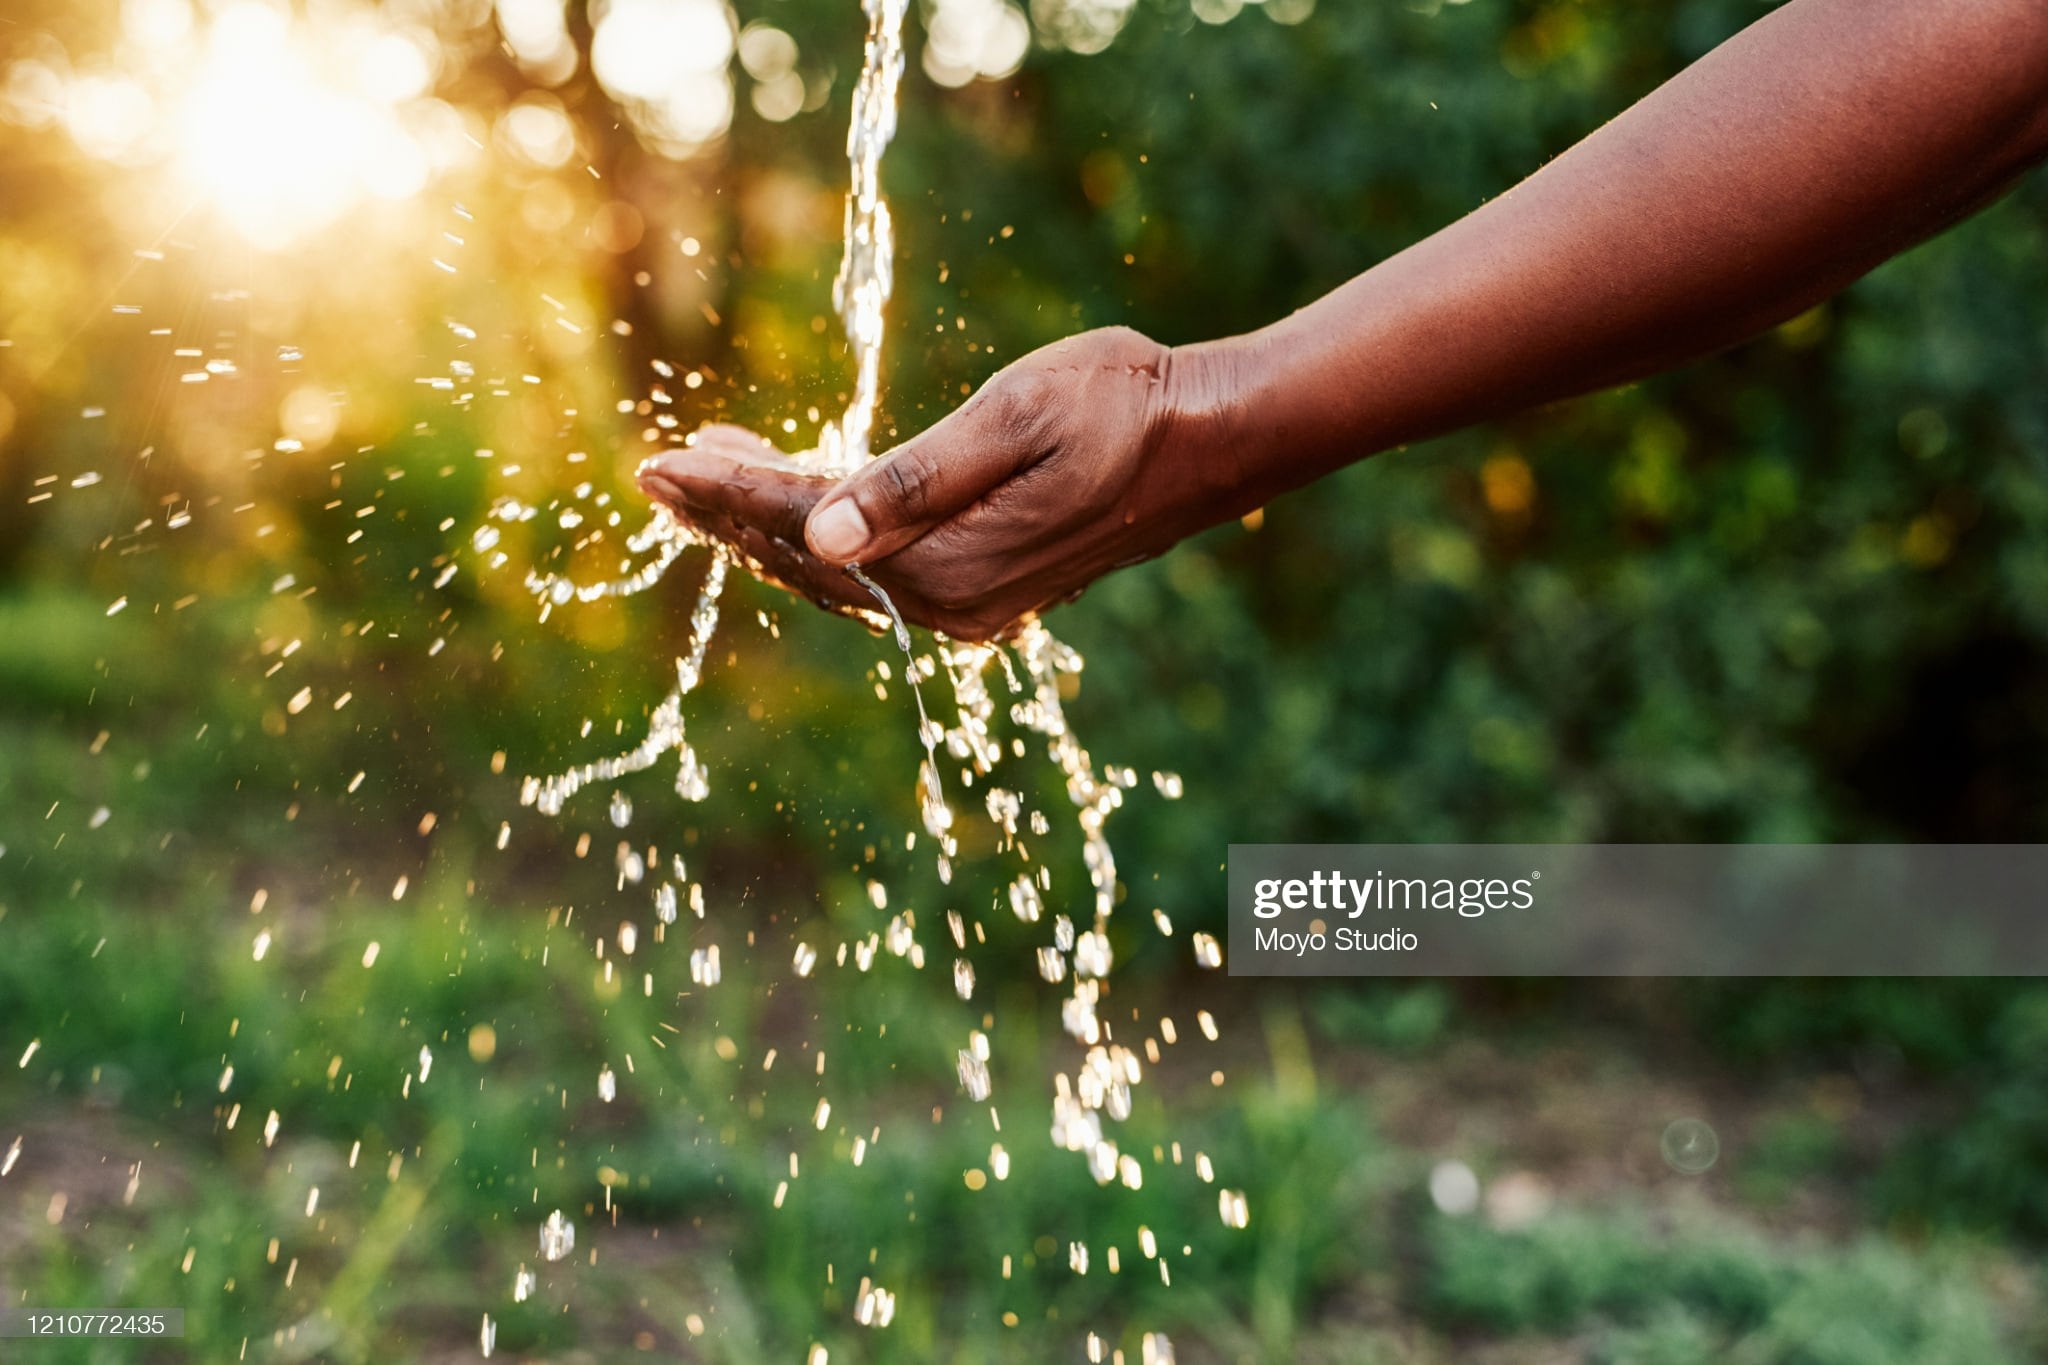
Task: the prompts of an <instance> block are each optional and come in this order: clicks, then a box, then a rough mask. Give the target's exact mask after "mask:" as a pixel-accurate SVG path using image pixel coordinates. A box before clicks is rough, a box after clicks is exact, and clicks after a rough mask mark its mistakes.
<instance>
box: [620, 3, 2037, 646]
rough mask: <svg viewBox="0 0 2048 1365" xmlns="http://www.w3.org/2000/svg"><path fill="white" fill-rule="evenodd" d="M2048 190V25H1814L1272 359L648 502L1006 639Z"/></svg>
mask: <svg viewBox="0 0 2048 1365" xmlns="http://www.w3.org/2000/svg"><path fill="white" fill-rule="evenodd" d="M2044 159H2048V4H2044V3H2042V0H1791V3H1788V4H1785V5H1783V6H1782V7H1781V8H1779V9H1777V10H1775V11H1773V12H1772V13H1771V14H1770V15H1768V16H1766V17H1765V18H1763V19H1761V20H1759V21H1758V22H1757V23H1755V24H1753V25H1751V26H1750V27H1749V28H1748V29H1746V30H1744V31H1743V32H1742V33H1740V34H1738V35H1736V36H1735V37H1734V38H1732V39H1730V40H1729V41H1728V42H1727V43H1725V44H1723V45H1722V46H1721V47H1719V48H1717V49H1716V50H1715V51H1713V52H1711V53H1709V54H1708V55H1707V56H1706V57H1704V58H1702V59H1701V60H1700V61H1698V62H1696V63H1695V64H1694V65H1693V66H1691V67H1689V68H1688V69H1687V70H1685V71H1684V72H1682V73H1680V74H1679V75H1678V76H1677V77H1675V78H1673V79H1672V80H1671V81H1670V82H1668V83H1667V84H1665V85H1664V86H1663V87H1661V88H1660V89H1658V90H1657V91H1655V92H1654V93H1652V94H1651V95H1649V96H1648V97H1647V98H1645V99H1644V100H1643V101H1642V102H1641V103H1639V104H1637V105H1636V106H1635V107H1633V108H1632V109H1630V110H1628V112H1626V113H1625V114H1623V115H1622V116H1621V117H1619V118H1617V119H1615V120H1614V121H1613V122H1612V123H1610V124H1608V125H1607V126H1606V127H1604V128H1602V129H1600V130H1599V131H1598V132H1596V133H1594V134H1593V135H1592V136H1590V137H1588V138H1586V139H1585V140H1584V141H1583V142H1581V143H1579V144H1578V145H1577V146H1576V147H1574V148H1572V149H1571V150H1570V151H1569V152H1567V153H1566V154H1565V155H1563V156H1561V157H1559V158H1558V159H1557V160H1555V161H1554V162H1552V163H1551V164H1550V165H1548V166H1546V167H1544V168H1543V169H1542V170H1541V171H1539V172H1538V173H1537V174H1535V175H1534V176H1531V177H1530V178H1529V179H1528V180H1527V181H1525V182H1523V183H1522V184H1521V185H1520V186H1518V187H1516V188H1515V189H1513V190H1511V191H1509V192H1508V193H1507V194H1504V195H1502V196H1501V197H1500V198H1499V199H1496V200H1494V201H1492V202H1491V203H1489V204H1487V205H1486V206H1484V207H1483V208H1480V209H1478V210H1477V211H1475V212H1473V213H1471V214H1469V215H1467V216H1466V217H1465V218H1463V219H1460V220H1459V221H1458V222H1456V223H1453V224H1452V225H1450V226H1449V227H1447V228H1445V229H1443V230H1442V231H1440V232H1438V233H1436V234H1435V235H1433V236H1431V237H1428V238H1426V239H1424V240H1423V241H1421V242H1418V243H1417V244H1415V245H1414V246H1412V247H1410V248H1409V249H1408V250H1406V251H1404V252H1402V253H1401V254H1399V255H1397V256H1395V257H1393V258H1391V259H1389V260H1387V261H1385V262H1383V263H1382V264H1380V265H1378V266H1375V267H1374V268H1373V269H1371V270H1369V271H1367V272H1366V273H1364V274H1363V275H1360V276H1358V277H1357V278H1356V279H1354V280H1352V281H1350V282H1349V283H1348V284H1345V285H1343V286H1342V287H1340V288H1338V289H1336V290H1334V291H1333V292H1331V293H1330V294H1328V295H1326V296H1324V297H1323V298H1321V299H1319V300H1317V301H1316V302H1315V303H1313V304H1310V305H1309V306H1308V307H1306V308H1303V309H1302V310H1300V311H1299V312H1297V313H1295V314H1293V315H1292V316H1290V317H1288V318H1285V319H1282V320H1281V321H1279V322H1277V323H1274V324H1273V325H1272V326H1270V327H1266V328H1263V329H1261V330H1260V331H1257V332H1253V333H1251V334H1249V335H1246V336H1241V337H1231V338H1226V339H1223V340H1219V341H1211V342H1202V343H1197V344H1194V345H1189V346H1177V347H1168V346H1162V345H1160V344H1159V343H1157V342H1154V341H1151V340H1149V339H1147V338H1146V337H1144V336H1141V335H1140V334H1139V333H1137V332H1134V331H1131V330H1130V329H1128V328H1121V327H1112V328H1105V329H1102V330H1099V331H1092V332H1084V333H1081V334H1080V335H1077V336H1073V337H1069V338H1067V339H1066V340H1064V341H1059V342H1055V343H1053V344H1052V345H1050V346H1046V347H1043V348H1041V349H1040V350H1037V351H1034V352H1032V353H1031V354H1030V355H1027V356H1025V357H1023V358H1022V359H1020V360H1017V361H1015V362H1014V363H1012V364H1011V365H1009V366H1008V367H1006V368H1005V369H1003V370H1002V371H1001V372H999V373H998V374H996V375H995V376H994V377H993V378H992V379H990V380H989V381H988V383H987V384H985V385H983V386H982V388H981V389H980V390H979V391H978V392H976V393H975V395H974V396H973V397H972V398H970V399H969V400H968V401H967V402H966V403H964V404H962V405H961V407H960V408H959V409H958V410H956V411H954V412H953V413H951V414H949V415H948V416H946V417H945V418H943V419H941V420H940V421H939V422H938V423H936V424H935V425H933V426H932V427H931V428H930V429H929V430H927V431H925V432H923V433H922V434H920V435H918V436H916V437H914V438H913V439H911V440H909V441H906V442H904V443H903V444H902V445H900V446H898V447H896V449H894V450H893V451H891V452H889V454H887V455H886V456H884V457H883V458H881V459H878V460H875V461H874V462H872V463H871V464H869V465H868V466H867V467H865V468H863V469H861V470H860V471H859V472H858V473H856V474H854V475H852V476H851V477H849V478H847V479H845V480H842V481H834V480H830V479H823V478H817V477H813V476H808V475H805V474H804V473H802V472H801V471H799V470H798V469H796V468H795V467H794V466H793V465H792V464H791V463H790V462H789V461H788V460H787V458H786V457H784V456H782V455H781V454H780V453H779V452H777V451H776V450H775V449H774V447H772V446H770V445H769V444H768V443H767V442H766V441H763V440H762V439H761V438H759V437H758V436H755V435H753V434H752V433H751V432H748V431H746V430H744V429H742V428H739V427H732V426H712V427H707V428H705V429H704V430H703V431H701V432H699V433H698V434H697V438H696V440H695V442H694V444H692V445H691V446H688V447H686V448H684V449H681V450H676V451H671V452H668V453H666V454H663V455H660V456H658V457H656V458H654V459H651V460H649V461H648V462H647V463H646V464H645V465H644V466H643V467H642V469H641V473H640V483H641V487H642V488H643V489H644V490H645V491H646V492H647V494H648V495H649V496H650V497H653V498H655V499H657V500H659V501H661V502H663V503H666V504H667V505H669V506H670V507H672V508H674V509H675V510H676V511H677V512H678V513H679V514H680V515H681V516H682V517H683V518H684V519H686V520H687V521H689V522H691V523H693V524H695V525H697V526H700V527H702V528H704V529H705V530H707V531H709V532H711V533H712V534H715V535H717V536H719V537H721V538H723V539H725V540H727V541H729V542H731V543H732V544H734V545H735V546H736V547H737V548H738V549H739V550H740V551H741V552H742V553H744V554H745V555H746V556H747V558H748V559H750V560H752V561H753V562H754V563H755V564H756V565H757V566H758V567H759V568H760V569H762V570H763V571H764V572H765V573H766V574H767V575H768V576H770V577H772V578H774V579H776V580H778V581H779V582H781V583H784V584H786V585H788V586H789V587H791V588H792V589H794V590H796V591H798V592H801V593H803V594H804V595H805V596H807V597H809V598H811V599H812V600H813V601H815V602H818V603H820V604H821V605H824V606H827V607H831V608H834V609H847V608H858V609H871V608H872V607H873V605H874V604H873V599H872V597H871V596H870V595H869V594H868V592H867V591H866V589H864V588H862V587H861V586H860V585H859V584H858V583H856V582H854V581H853V580H852V579H851V578H850V577H849V576H848V575H847V574H846V572H845V570H844V567H843V566H844V565H846V564H848V563H858V564H860V565H861V566H862V568H863V569H864V570H865V571H866V572H867V573H868V574H870V575H871V576H872V577H873V578H874V579H875V581H876V582H878V583H880V584H881V585H882V586H883V587H884V588H886V589H887V590H888V591H889V593H890V595H891V597H892V598H893V599H894V600H895V602H896V604H897V607H898V608H899V610H901V611H902V613H903V615H904V616H905V617H906V618H908V619H910V620H912V621H915V622H918V623H920V624H923V625H926V626H930V627H932V628H933V629H936V630H939V631H942V632H944V633H945V634H947V635H950V636H953V637H955V638H957V639H963V640H985V639H990V638H993V637H996V636H998V635H1000V634H1002V633H1003V632H1004V631H1006V630H1008V629H1010V628H1011V627H1013V626H1014V625H1015V624H1016V623H1017V622H1018V621H1020V620H1022V619H1023V618H1025V617H1026V616H1028V615H1030V614H1031V613H1033V612H1036V611H1040V610H1042V609H1044V608H1046V607H1048V606H1050V605H1053V604H1055V603H1057V602H1060V601H1062V600H1067V599H1070V598H1072V597H1074V596H1077V595H1078V594H1079V593H1080V591H1081V590H1082V589H1083V588H1085V587H1086V586H1087V585H1088V584H1089V583H1091V582H1093V581H1094V580H1095V579H1097V578H1099V577H1100V576H1102V575H1103V574H1105V573H1107V572H1109V571H1111V570H1113V569H1116V568H1120V567H1122V566H1124V565H1127V564H1132V563H1136V562H1138V561H1140V560H1144V559H1149V558H1151V557H1153V556H1155V555H1159V554H1162V553H1164V552H1165V551H1166V550H1167V549H1169V548H1170V547H1172V546H1173V545H1174V544H1175V543H1177V542H1178V541H1180V540H1182V539H1184V538H1185V537H1187V536H1189V535H1192V534H1194V533H1195V532H1197V531H1200V530H1203V529H1205V528H1207V527H1210V526H1214V525H1217V524H1219V523H1221V522H1224V521H1227V520H1230V519H1232V518H1234V517H1238V516H1241V515H1243V514H1244V513H1246V512H1248V511H1250V510H1252V509H1253V508H1256V507H1260V506H1262V505H1264V504H1265V503H1266V502H1267V501H1268V500H1269V499H1271V498H1273V497H1274V496H1276V495H1278V494H1280V493H1283V492H1286V491H1288V490H1289V489H1293V488H1298V487H1300V486H1301V485H1303V484H1306V483H1309V482H1311V481H1313V480H1315V479H1317V478H1319V477H1321V476H1322V475H1324V474H1326V473H1329V472H1330V471H1331V470H1333V469H1336V468H1339V467H1341V466H1343V465H1345V464H1348V463H1350V462H1352V461H1354V460H1357V459H1362V458H1364V457H1366V456H1368V455H1370V454H1373V453H1374V452H1377V451H1381V450H1386V449H1389V448H1391V447H1394V446H1398V445H1402V444H1404V443H1407V442H1410V441H1416V440H1421V439H1425V438H1427V437H1431V436H1436V435H1441V434H1443V433H1445V432H1449V431H1453V430H1456V429H1458V428H1460V427H1464V426H1468V425H1470V424H1472V423H1474V422H1479V421H1484V420H1487V419H1489V418H1494V417H1500V416H1504V415H1506V414H1508V413H1512V412H1517V411H1520V410H1522V409H1525V408H1529V407H1533V406H1536V405H1540V404H1543V403H1548V402H1552V401H1555V400H1558V399H1562V398H1567V397H1571V396H1573V395H1576V394H1581V393H1587V392H1590V391H1593V390H1596V389H1600V388H1605V387H1608V386H1611V385H1614V384H1619V383H1626V382H1629V381H1631V380H1634V379H1639V378H1642V377H1644V376H1646V375H1649V374H1653V373H1657V372H1659V371H1662V370H1665V369H1669V368H1671V367H1673V366H1676V365H1680V364H1683V363H1685V362H1687V361H1690V360H1693V359H1696V358H1698V357H1700V356H1703V355H1707V354H1711V353H1712V352H1715V351H1718V350H1721V349H1724V348H1726V347H1728V346H1730V345H1733V344H1735V343H1737V342H1739V341H1742V340H1745V339H1747V338H1749V337H1752V336H1755V335H1756V334H1758V333H1759V332H1762V331H1764V330H1767V329H1768V328H1770V327H1772V326H1775V325H1776V324H1778V323H1780V322H1783V321H1785V320H1786V319H1787V318H1790V317H1792V316H1794V315H1796V314H1798V313H1800V312H1802V311H1804V310H1805V309H1807V308H1810V307H1812V306H1813V305H1814V304H1816V303H1818V302H1820V301H1821V300H1823V299H1825V298H1827V297H1829V296H1830V295H1832V294H1834V293H1836V292H1837V291H1838V290H1840V289H1842V288H1843V287H1844V286H1846V285H1848V284H1849V283H1850V282H1852V281H1854V280H1855V279H1857V278H1858V277H1860V276H1861V275H1863V274H1864V273H1865V272H1867V271H1868V270H1870V269H1871V268H1872V267H1874V266H1876V265H1878V264H1879V263H1881V262H1883V261H1884V260H1886V259H1888V258H1890V257H1891V256H1893V255H1896V254H1897V253H1899V252H1900V251H1903V250H1905V249H1906V248H1907V247H1910V246H1912V245H1914V244H1915V243H1917V242H1920V241H1922V240H1924V239H1925V238H1927V237H1929V236H1932V235H1934V234H1935V233H1937V232H1939V231H1941V230H1942V229H1943V228H1945V227H1947V226H1949V225H1950V224H1952V223H1954V222H1955V221H1957V220H1958V219H1960V218H1963V217H1966V216H1967V215H1969V214H1970V213H1972V212H1974V211H1975V210H1976V209H1977V208H1979V207H1981V206H1982V205H1983V204H1985V203H1986V202H1988V201H1989V200H1991V199H1993V198H1995V197H1996V196H1997V195H1998V194H1999V193H2001V192H2002V191H2003V190H2004V189H2005V188H2006V187H2008V186H2009V185H2010V184H2011V183H2012V181H2013V180H2015V179H2016V178H2017V177H2018V176H2020V175H2021V174H2023V173H2025V172H2026V171H2027V170H2028V169H2030V168H2032V167H2034V166H2036V165H2038V164H2039V163H2040V162H2041V161H2043V160H2044Z"/></svg>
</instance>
